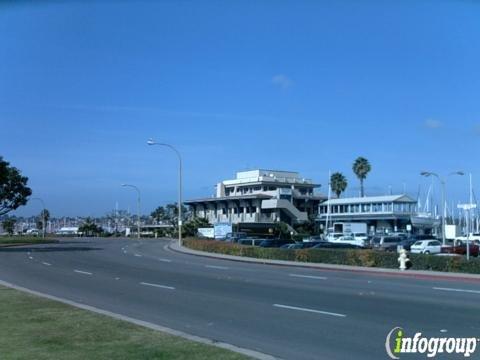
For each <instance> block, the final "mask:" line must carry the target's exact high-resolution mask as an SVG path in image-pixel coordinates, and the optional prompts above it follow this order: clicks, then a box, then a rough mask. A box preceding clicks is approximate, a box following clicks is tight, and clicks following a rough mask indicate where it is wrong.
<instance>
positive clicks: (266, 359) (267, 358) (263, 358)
mask: <svg viewBox="0 0 480 360" xmlns="http://www.w3.org/2000/svg"><path fill="white" fill-rule="evenodd" d="M0 285H3V286H5V287H8V288H11V289H15V290H18V291H22V292H25V293H28V294H31V295H35V296H39V297H42V298H46V299H49V300H54V301H58V302H61V303H64V304H67V305H71V306H74V307H76V308H79V309H83V310H87V311H91V312H94V313H97V314H101V315H105V316H109V317H111V318H114V319H117V320H123V321H127V322H129V323H132V324H135V325H138V326H142V327H145V328H148V329H152V330H156V331H161V332H164V333H167V334H169V335H173V336H179V337H181V338H184V339H186V340H190V341H195V342H197V343H202V344H206V345H211V346H215V347H218V348H221V349H225V350H230V351H233V352H236V353H239V354H242V355H245V356H249V357H251V358H254V359H259V360H281V358H277V357H274V356H272V355H268V354H264V353H261V352H259V351H255V350H250V349H245V348H241V347H238V346H235V345H232V344H229V343H224V342H221V341H216V340H211V339H207V338H203V337H200V336H197V335H191V334H187V333H185V332H183V331H179V330H175V329H171V328H168V327H165V326H162V325H157V324H153V323H150V322H147V321H143V320H138V319H134V318H131V317H129V316H126V315H122V314H118V313H114V312H111V311H108V310H103V309H99V308H97V307H94V306H90V305H86V304H81V303H78V302H75V301H72V300H68V299H64V298H61V297H57V296H54V295H49V294H45V293H42V292H39V291H35V290H31V289H28V288H24V287H22V286H18V285H15V284H12V283H9V282H7V281H3V280H0Z"/></svg>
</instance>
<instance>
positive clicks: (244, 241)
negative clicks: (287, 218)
mask: <svg viewBox="0 0 480 360" xmlns="http://www.w3.org/2000/svg"><path fill="white" fill-rule="evenodd" d="M264 240H265V239H264V238H254V237H244V238H241V239H239V240H238V241H237V243H238V244H240V245H250V246H259V245H260V243H261V242H262V241H264Z"/></svg>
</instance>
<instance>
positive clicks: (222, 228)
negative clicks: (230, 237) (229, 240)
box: [213, 223, 232, 239]
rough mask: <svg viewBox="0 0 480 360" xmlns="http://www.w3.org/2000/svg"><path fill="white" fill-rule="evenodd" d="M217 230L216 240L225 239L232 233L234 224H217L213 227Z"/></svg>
mask: <svg viewBox="0 0 480 360" xmlns="http://www.w3.org/2000/svg"><path fill="white" fill-rule="evenodd" d="M213 228H214V229H215V230H214V232H215V235H214V236H215V239H225V237H226V236H227V234H228V233H231V232H232V224H230V223H217V224H215V225H213Z"/></svg>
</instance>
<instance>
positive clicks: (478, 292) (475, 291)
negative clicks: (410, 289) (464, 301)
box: [433, 287, 480, 294]
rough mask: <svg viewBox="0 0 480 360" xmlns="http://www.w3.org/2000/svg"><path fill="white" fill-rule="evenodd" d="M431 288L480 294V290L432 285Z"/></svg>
mask: <svg viewBox="0 0 480 360" xmlns="http://www.w3.org/2000/svg"><path fill="white" fill-rule="evenodd" d="M433 290H441V291H454V292H465V293H470V294H480V290H467V289H452V288H442V287H434V288H433Z"/></svg>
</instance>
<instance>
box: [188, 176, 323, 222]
mask: <svg viewBox="0 0 480 360" xmlns="http://www.w3.org/2000/svg"><path fill="white" fill-rule="evenodd" d="M318 187H320V185H318V184H315V183H313V181H312V180H310V179H305V178H302V177H300V175H299V174H298V173H297V172H292V171H274V170H263V169H258V170H250V171H240V172H237V176H236V179H233V180H224V181H222V182H220V183H218V184H217V185H216V194H215V196H213V197H210V198H203V199H195V200H188V201H185V203H186V204H187V205H189V206H190V207H191V209H192V213H193V216H196V217H203V218H206V219H208V221H209V222H210V223H211V224H215V223H225V222H227V223H231V224H266V225H267V226H268V225H269V224H272V223H276V222H280V221H282V222H285V223H287V224H289V225H294V224H299V223H303V222H306V221H308V220H309V218H315V217H316V215H317V214H318V205H319V203H320V202H321V201H323V200H325V197H324V196H321V195H318V194H316V193H315V191H314V190H315V188H318Z"/></svg>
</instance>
